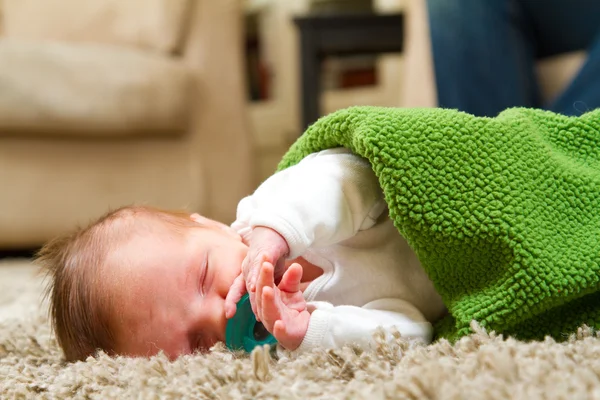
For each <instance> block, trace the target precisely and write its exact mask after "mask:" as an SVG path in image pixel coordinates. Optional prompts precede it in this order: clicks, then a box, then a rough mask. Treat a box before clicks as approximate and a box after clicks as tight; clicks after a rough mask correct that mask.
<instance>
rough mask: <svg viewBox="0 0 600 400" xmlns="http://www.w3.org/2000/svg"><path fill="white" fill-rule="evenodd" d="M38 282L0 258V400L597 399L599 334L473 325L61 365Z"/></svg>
mask: <svg viewBox="0 0 600 400" xmlns="http://www.w3.org/2000/svg"><path fill="white" fill-rule="evenodd" d="M40 283H41V279H40V278H39V277H35V276H34V268H33V267H32V266H31V264H30V263H29V262H28V261H26V260H4V261H0V398H1V399H30V398H31V399H38V398H39V399H66V398H77V399H112V398H119V399H129V398H135V399H171V398H173V399H179V398H198V399H242V398H257V399H258V398H265V399H277V398H284V399H306V398H323V399H356V398H365V399H384V398H399V399H511V398H514V399H600V338H598V336H595V335H593V334H592V333H591V332H590V331H589V330H588V329H585V328H584V329H580V330H579V332H578V333H577V335H574V336H573V337H572V338H571V339H570V340H569V341H567V342H565V343H562V344H558V343H555V342H554V341H552V340H546V341H544V342H535V343H523V342H518V341H515V340H512V339H508V340H505V339H503V338H502V337H500V336H497V335H495V334H487V333H486V332H485V331H483V330H482V329H479V328H477V326H476V325H474V327H475V328H476V329H477V333H475V334H473V335H471V336H470V337H466V338H464V339H462V340H461V341H459V342H458V343H457V344H455V345H454V346H451V345H450V344H448V343H447V342H439V343H436V344H434V345H431V346H427V347H422V346H415V347H412V348H410V347H408V346H407V345H406V344H405V343H403V342H402V341H401V340H397V341H396V342H394V343H391V344H383V343H382V344H380V346H379V347H378V348H377V350H374V351H373V352H369V353H359V352H356V351H353V350H351V349H343V350H330V351H319V352H315V353H312V354H306V355H303V356H301V357H298V358H296V359H282V360H279V361H277V362H276V361H272V360H269V358H268V357H267V356H266V354H265V352H264V351H256V352H255V353H253V354H252V355H251V356H249V357H239V356H234V355H232V354H231V353H228V352H227V351H225V350H224V349H223V348H221V347H219V348H217V349H215V350H214V351H213V352H211V353H210V354H208V355H194V356H186V357H182V358H180V359H178V360H177V361H175V362H169V361H167V360H166V359H165V358H164V357H162V356H156V357H153V358H151V359H127V358H116V359H111V358H109V357H107V356H106V355H100V356H98V357H97V358H95V359H94V358H90V359H88V360H87V361H86V362H79V363H74V364H66V363H64V362H63V360H62V359H61V353H60V351H59V349H58V347H57V345H56V342H55V341H54V339H53V338H52V335H51V332H50V330H49V327H48V324H47V319H46V318H45V312H44V311H43V310H42V309H41V308H40V306H39V299H40V293H41V290H40V289H41V285H40Z"/></svg>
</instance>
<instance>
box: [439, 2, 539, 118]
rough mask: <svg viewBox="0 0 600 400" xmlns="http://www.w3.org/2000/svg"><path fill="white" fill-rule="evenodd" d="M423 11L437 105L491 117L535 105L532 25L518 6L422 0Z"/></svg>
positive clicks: (537, 91)
mask: <svg viewBox="0 0 600 400" xmlns="http://www.w3.org/2000/svg"><path fill="white" fill-rule="evenodd" d="M538 1H540V0H538ZM540 3H544V1H540ZM427 9H428V13H429V26H430V32H431V45H432V52H433V62H434V69H435V75H436V85H437V92H438V103H439V106H440V107H446V108H456V109H459V110H461V111H466V112H468V113H471V114H474V115H479V116H490V117H493V116H495V115H497V114H498V113H499V112H501V111H503V110H505V109H506V108H509V107H514V106H524V107H539V106H540V105H541V104H540V95H539V89H538V87H537V82H536V79H535V72H534V62H535V54H536V53H535V44H534V36H533V29H531V28H532V24H531V22H530V21H529V19H528V17H527V15H526V14H525V13H524V10H523V9H522V7H521V5H520V3H518V2H517V1H516V0H427Z"/></svg>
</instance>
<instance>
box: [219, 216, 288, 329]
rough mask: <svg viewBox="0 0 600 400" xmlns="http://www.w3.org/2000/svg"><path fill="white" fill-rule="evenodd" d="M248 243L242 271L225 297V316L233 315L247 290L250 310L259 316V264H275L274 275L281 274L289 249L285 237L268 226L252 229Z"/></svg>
mask: <svg viewBox="0 0 600 400" xmlns="http://www.w3.org/2000/svg"><path fill="white" fill-rule="evenodd" d="M249 242H250V243H249V244H248V254H247V255H246V258H245V259H244V261H243V262H242V273H241V274H240V275H239V276H238V277H237V278H236V279H235V281H234V282H233V284H232V285H231V288H230V289H229V293H227V297H226V299H225V316H226V317H227V318H231V317H233V316H234V315H235V310H236V304H237V302H238V301H239V300H240V299H241V298H242V296H243V295H244V294H245V293H246V291H248V293H249V295H250V304H251V305H252V311H253V312H254V315H256V317H257V318H259V316H258V314H257V312H256V309H257V305H258V304H260V299H258V301H257V299H256V297H255V291H256V280H257V279H258V273H259V271H260V268H261V265H262V263H264V262H269V263H271V264H272V265H274V266H275V276H277V275H281V273H282V272H283V269H284V268H285V265H284V263H285V256H286V255H287V254H288V253H289V251H290V249H289V246H288V244H287V242H286V241H285V239H284V238H283V237H282V236H281V235H280V234H279V233H277V232H275V231H274V230H272V229H270V228H266V227H262V226H257V227H256V228H254V229H253V230H252V234H251V235H250V240H249Z"/></svg>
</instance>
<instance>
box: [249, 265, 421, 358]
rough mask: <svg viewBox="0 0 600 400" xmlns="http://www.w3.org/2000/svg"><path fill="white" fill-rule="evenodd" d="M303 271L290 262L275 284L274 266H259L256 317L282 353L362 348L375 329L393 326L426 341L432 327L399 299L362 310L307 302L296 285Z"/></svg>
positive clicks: (413, 337) (414, 308) (375, 302)
mask: <svg viewBox="0 0 600 400" xmlns="http://www.w3.org/2000/svg"><path fill="white" fill-rule="evenodd" d="M301 278H302V267H301V266H300V265H299V264H296V263H294V264H292V266H290V268H288V270H287V271H286V272H285V273H284V275H283V277H282V279H281V282H280V283H279V285H275V282H274V277H273V266H272V265H271V264H270V263H264V264H263V266H262V268H261V271H260V275H259V278H258V280H257V285H256V288H257V289H256V295H257V297H260V298H261V300H262V301H261V303H260V305H259V306H258V308H257V314H258V316H259V317H260V320H261V321H262V323H263V324H264V326H265V328H266V329H267V330H268V331H269V332H271V333H272V334H273V336H275V339H277V341H278V342H279V344H280V345H282V346H283V347H284V348H285V349H287V350H291V351H294V350H298V351H307V350H310V349H312V348H316V347H321V348H339V347H342V346H344V345H350V344H352V345H357V346H359V347H361V348H363V349H367V348H369V347H370V345H371V344H372V339H373V334H374V333H375V331H376V330H377V329H378V328H383V329H384V330H385V331H387V332H389V331H390V330H391V329H392V328H395V329H396V330H397V331H398V332H400V334H401V335H402V337H403V338H405V339H407V340H411V341H419V342H422V343H429V342H430V341H431V338H432V333H433V327H432V326H431V324H430V323H429V322H428V321H427V320H426V319H425V318H424V317H423V315H422V314H421V312H420V311H419V310H418V309H417V308H416V307H414V306H413V305H411V304H410V303H408V302H406V301H404V300H400V299H379V300H375V301H372V302H370V303H368V304H366V305H365V306H363V307H356V306H337V307H336V306H333V305H332V304H331V303H327V302H312V303H307V302H306V300H305V299H304V296H303V293H302V291H301V290H300V287H299V284H300V280H301Z"/></svg>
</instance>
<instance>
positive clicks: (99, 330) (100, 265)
mask: <svg viewBox="0 0 600 400" xmlns="http://www.w3.org/2000/svg"><path fill="white" fill-rule="evenodd" d="M246 252H247V247H246V245H244V244H243V243H242V240H241V238H240V236H239V235H238V234H237V233H235V231H233V230H232V229H231V228H229V227H228V226H226V225H224V224H221V223H219V222H217V221H213V220H210V219H208V218H204V217H201V216H199V215H197V214H193V215H188V214H186V213H180V212H168V211H162V210H158V209H154V208H150V207H141V206H132V207H124V208H120V209H118V210H116V211H112V212H110V213H108V214H107V215H105V216H103V217H102V218H100V219H99V220H98V221H96V222H94V223H92V224H91V225H89V226H88V227H86V228H83V229H79V230H77V231H75V232H73V233H71V234H69V235H67V236H63V237H59V238H56V239H54V240H52V241H50V242H49V243H47V244H46V245H45V246H44V247H43V248H42V249H41V250H40V252H39V256H38V260H37V261H38V263H40V264H41V266H42V267H43V268H44V269H45V270H46V272H47V274H48V276H49V284H48V288H47V294H48V296H49V298H50V314H51V318H52V324H53V327H54V331H55V333H56V336H57V339H58V342H59V344H60V346H61V347H62V349H63V351H64V353H65V357H66V358H67V360H68V361H74V360H83V359H85V358H86V357H88V356H90V355H93V354H94V353H95V352H96V351H97V350H98V349H101V350H104V351H105V352H107V353H109V354H112V355H116V354H124V355H130V356H150V355H153V354H156V353H157V352H158V351H160V350H162V351H164V352H165V354H167V355H168V356H169V357H171V358H175V357H177V356H179V355H181V354H189V353H192V352H194V351H202V350H206V349H208V348H209V347H210V346H212V345H213V344H215V343H216V342H218V341H223V340H224V338H225V325H226V319H225V312H224V302H225V297H226V296H227V292H228V291H229V288H230V286H231V284H232V283H233V281H234V279H235V277H236V276H237V275H238V274H239V273H240V269H241V264H242V261H243V259H244V257H245V255H246Z"/></svg>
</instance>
